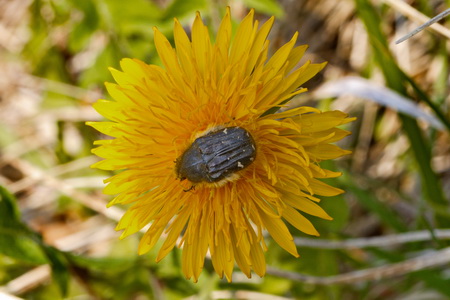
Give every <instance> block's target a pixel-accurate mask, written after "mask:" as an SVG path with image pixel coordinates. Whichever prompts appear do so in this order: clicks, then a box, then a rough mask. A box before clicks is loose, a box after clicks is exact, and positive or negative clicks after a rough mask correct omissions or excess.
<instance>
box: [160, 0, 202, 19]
mask: <svg viewBox="0 0 450 300" xmlns="http://www.w3.org/2000/svg"><path fill="white" fill-rule="evenodd" d="M205 7H206V1H205V0H192V1H185V0H173V1H172V2H171V3H170V5H169V6H168V7H167V9H166V10H165V11H164V14H163V17H162V19H163V20H168V19H173V18H179V19H181V18H182V17H184V16H186V15H188V14H193V13H195V12H196V11H197V10H202V9H204V8H205Z"/></svg>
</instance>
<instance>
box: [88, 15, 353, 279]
mask: <svg viewBox="0 0 450 300" xmlns="http://www.w3.org/2000/svg"><path fill="white" fill-rule="evenodd" d="M253 17H254V12H253V10H251V11H250V13H249V14H248V15H247V16H246V17H245V18H244V20H243V21H242V23H241V24H240V25H239V27H238V29H237V32H236V34H235V36H234V39H233V38H232V34H231V32H232V29H231V27H232V26H231V19H230V12H229V9H227V12H226V14H225V16H224V18H223V20H222V22H221V25H220V27H219V29H218V33H217V37H216V40H215V42H211V40H210V36H209V33H208V29H207V27H206V26H205V25H204V24H203V23H202V20H201V17H200V15H199V14H197V16H196V18H195V21H194V23H193V26H192V34H191V38H189V37H188V36H187V34H186V33H185V31H184V30H183V28H182V26H181V25H180V23H179V22H178V21H177V20H175V24H174V39H175V45H174V47H173V46H172V45H171V44H170V42H169V41H168V40H167V39H166V37H165V36H164V35H163V34H162V33H161V32H160V31H158V29H156V28H154V40H155V45H156V49H157V52H158V55H159V57H160V58H161V61H162V63H163V67H159V66H156V65H148V64H146V63H144V62H142V61H139V60H137V59H123V60H122V61H121V68H122V71H118V70H115V69H111V72H112V75H113V77H114V79H115V81H116V82H117V84H111V83H107V84H106V87H107V89H108V92H109V93H110V95H111V96H112V97H113V98H114V100H115V101H107V100H99V101H98V102H97V103H95V104H94V107H95V109H96V110H97V111H98V112H99V113H100V114H102V115H103V116H104V117H106V118H107V119H109V120H110V121H109V122H89V123H88V125H90V126H92V127H94V128H96V129H97V130H99V131H100V132H102V133H104V134H106V135H109V136H111V137H113V139H106V140H99V141H96V142H95V144H96V145H99V147H97V148H95V149H93V152H94V153H95V154H96V155H98V156H100V157H102V158H105V159H104V160H102V161H100V162H98V163H96V164H95V165H94V167H96V168H99V169H103V170H120V172H118V173H117V175H114V176H112V177H110V178H109V179H106V180H105V183H107V186H106V187H105V190H104V193H105V194H111V195H116V196H115V198H114V199H113V200H112V201H111V202H110V204H109V205H115V204H131V205H129V208H128V210H127V211H126V213H125V215H124V216H123V217H122V219H121V220H120V222H119V224H118V226H117V230H123V234H122V236H121V238H124V237H126V236H129V235H131V234H133V233H136V232H138V231H140V230H141V229H142V228H143V227H144V226H145V225H148V224H150V226H149V228H148V229H147V230H146V231H145V233H144V235H143V237H142V239H141V241H140V244H139V253H140V254H143V253H146V252H148V251H149V250H150V249H152V248H153V247H154V246H155V244H156V243H157V241H158V240H159V239H160V238H161V237H162V238H163V240H164V242H163V244H162V246H161V248H160V249H159V253H158V255H157V257H156V261H160V260H161V259H163V258H164V257H165V256H166V255H167V254H168V253H169V252H170V251H172V249H173V248H174V246H176V245H177V246H178V247H180V248H182V272H183V273H184V275H185V277H186V278H188V279H190V278H192V279H193V280H194V281H197V280H198V278H199V276H200V274H201V271H202V268H203V264H204V260H205V257H206V255H208V253H209V255H210V257H211V261H212V265H213V267H214V269H215V271H216V272H217V274H219V276H220V277H223V276H224V275H225V277H226V278H227V280H228V281H231V277H232V271H233V268H234V265H235V262H236V264H237V266H238V267H239V268H240V269H241V270H242V272H243V273H245V274H246V275H247V276H248V277H250V276H251V271H252V270H253V272H255V273H256V274H257V275H259V276H264V274H265V258H264V251H266V250H267V246H266V244H265V241H264V236H263V232H265V231H266V230H267V231H268V233H269V234H270V235H271V236H272V238H273V240H275V242H277V243H278V244H279V245H280V246H281V247H282V248H283V249H285V250H286V251H287V252H289V253H290V254H292V255H293V256H295V257H298V253H297V249H296V246H295V245H294V242H293V237H292V235H291V233H290V232H289V230H288V228H287V226H286V225H285V223H284V220H285V221H287V222H289V223H290V224H292V225H293V226H294V227H295V228H297V229H298V230H300V231H302V232H304V233H306V234H309V235H315V236H318V235H319V233H318V232H317V231H316V229H315V228H314V226H313V225H312V223H311V222H310V221H309V220H308V219H307V218H306V217H305V215H312V216H316V217H319V218H323V219H329V220H330V219H331V217H330V216H329V215H328V214H327V213H326V212H325V211H324V210H323V209H322V208H321V207H320V206H319V205H318V202H319V201H320V199H319V198H318V197H317V196H334V195H337V194H340V193H342V192H343V191H342V190H340V189H338V188H335V187H332V186H330V185H327V184H325V183H324V182H322V181H320V179H321V178H330V177H337V176H339V175H340V173H338V172H332V171H329V170H326V169H323V168H322V167H321V166H320V165H319V162H321V161H323V160H328V159H334V158H337V157H340V156H342V155H345V154H348V153H349V151H346V150H342V149H340V148H339V147H338V146H335V145H332V144H331V143H333V142H336V141H338V140H340V139H342V138H343V137H344V136H346V135H347V134H348V132H347V131H344V130H342V129H339V128H336V126H338V125H341V124H345V123H348V122H350V121H352V120H353V119H351V118H348V117H347V115H346V114H344V113H342V112H340V111H330V112H321V111H319V110H317V109H315V108H312V107H298V108H295V109H291V110H287V111H283V112H280V113H271V112H274V111H276V110H277V109H278V108H280V107H281V106H282V105H283V104H284V103H286V102H287V100H289V99H290V98H292V97H293V96H295V95H297V94H300V93H303V92H305V91H306V89H305V88H300V87H301V86H302V85H303V84H304V83H305V82H306V81H307V80H309V79H310V78H311V77H313V76H314V75H315V74H317V73H318V72H319V71H320V70H321V69H322V68H323V67H324V66H325V63H322V64H312V63H310V62H309V61H308V62H306V63H305V64H304V65H302V66H301V67H297V64H298V62H299V61H300V59H301V57H302V56H303V54H304V52H305V50H306V48H307V47H306V45H303V46H296V45H295V44H296V40H297V33H296V34H295V35H294V36H293V38H292V39H291V40H290V41H289V42H288V43H287V44H285V45H284V46H282V47H281V48H280V49H279V50H278V51H276V53H275V54H274V55H273V56H272V57H271V58H269V56H268V47H269V41H268V40H267V36H268V34H269V31H270V29H271V27H272V24H273V21H274V19H273V17H272V18H271V19H269V20H268V21H267V22H265V23H264V24H263V25H261V26H259V24H258V21H254V19H253Z"/></svg>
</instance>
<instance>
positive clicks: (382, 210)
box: [344, 174, 408, 232]
mask: <svg viewBox="0 0 450 300" xmlns="http://www.w3.org/2000/svg"><path fill="white" fill-rule="evenodd" d="M344 180H345V181H346V186H347V191H348V192H351V193H353V194H354V195H355V196H356V198H357V199H358V201H359V202H360V203H361V205H362V206H364V207H365V208H366V209H367V210H369V211H370V212H372V213H375V214H376V215H377V216H378V218H379V219H380V221H381V222H383V223H384V224H386V225H388V226H389V227H391V228H393V229H395V230H396V231H399V232H405V231H407V230H408V228H407V226H406V225H405V224H404V223H403V222H402V221H401V220H400V218H399V217H398V215H397V214H395V213H394V212H393V211H392V210H391V209H389V207H388V206H386V205H385V204H384V203H383V202H381V201H380V200H379V199H377V198H376V197H375V196H374V193H373V192H371V191H368V190H364V189H361V188H359V187H358V186H357V185H355V184H353V182H355V180H353V179H352V178H350V177H349V176H348V175H346V174H345V175H344Z"/></svg>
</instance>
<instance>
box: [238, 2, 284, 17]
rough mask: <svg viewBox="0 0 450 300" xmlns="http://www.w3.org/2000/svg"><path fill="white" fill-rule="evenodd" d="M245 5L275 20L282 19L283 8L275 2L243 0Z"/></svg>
mask: <svg viewBox="0 0 450 300" xmlns="http://www.w3.org/2000/svg"><path fill="white" fill-rule="evenodd" d="M244 3H245V5H247V6H248V7H252V8H254V9H255V10H256V11H258V12H262V13H265V14H267V15H270V16H275V17H277V18H281V17H283V13H284V11H283V8H281V6H280V4H279V3H278V2H277V1H275V0H244Z"/></svg>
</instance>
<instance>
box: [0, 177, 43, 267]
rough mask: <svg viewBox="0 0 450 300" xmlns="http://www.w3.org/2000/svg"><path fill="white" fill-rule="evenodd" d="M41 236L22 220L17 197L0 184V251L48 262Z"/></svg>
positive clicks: (31, 260) (39, 261)
mask: <svg viewBox="0 0 450 300" xmlns="http://www.w3.org/2000/svg"><path fill="white" fill-rule="evenodd" d="M39 243H40V238H39V236H38V235H37V234H35V233H34V232H32V231H31V230H29V229H28V227H27V226H26V225H25V224H24V223H23V222H22V221H21V220H20V213H19V209H18V208H17V204H16V199H15V198H14V197H13V195H11V194H10V193H9V192H8V191H7V190H6V189H5V188H3V187H1V186H0V253H2V254H4V255H6V256H9V257H12V258H15V259H18V260H21V261H25V262H28V263H32V264H43V263H46V262H47V259H46V258H45V256H44V253H43V252H42V250H41V248H40V247H39Z"/></svg>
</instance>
